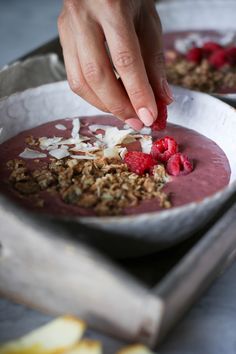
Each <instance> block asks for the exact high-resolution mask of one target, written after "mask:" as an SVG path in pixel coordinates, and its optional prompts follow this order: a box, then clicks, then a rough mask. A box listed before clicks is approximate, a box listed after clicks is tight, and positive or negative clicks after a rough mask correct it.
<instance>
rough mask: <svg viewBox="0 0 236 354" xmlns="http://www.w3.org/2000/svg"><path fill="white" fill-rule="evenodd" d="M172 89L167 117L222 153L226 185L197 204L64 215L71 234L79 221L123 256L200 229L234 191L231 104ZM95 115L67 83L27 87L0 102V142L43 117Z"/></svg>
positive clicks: (90, 236) (235, 121) (91, 236)
mask: <svg viewBox="0 0 236 354" xmlns="http://www.w3.org/2000/svg"><path fill="white" fill-rule="evenodd" d="M173 92H174V96H175V102H174V103H173V104H172V105H171V106H170V108H169V121H170V122H172V123H176V124H179V125H182V126H185V127H187V128H191V129H194V130H196V131H198V132H199V133H201V134H204V135H206V136H207V137H209V138H210V139H212V140H214V141H215V142H216V143H217V144H218V145H219V146H220V147H221V148H222V149H223V150H224V151H225V153H226V155H227V157H228V159H229V162H230V166H231V170H232V174H231V180H230V184H229V185H228V186H227V187H226V188H224V190H221V191H219V192H218V193H216V194H214V195H212V196H210V197H207V198H205V199H204V200H202V201H201V202H198V203H191V204H188V205H185V206H182V207H177V208H173V209H172V210H164V211H161V212H153V213H144V214H140V215H135V216H116V217H77V218H68V217H67V218H66V219H64V220H63V223H65V224H66V225H67V227H68V228H70V227H72V226H71V225H73V230H74V231H73V232H74V235H75V236H78V237H80V233H81V232H80V231H81V226H80V227H79V226H78V223H79V225H82V224H83V225H86V226H89V227H92V228H93V231H92V232H88V233H87V236H86V238H87V240H88V241H89V242H92V243H93V244H95V245H96V246H98V247H100V248H102V249H104V250H105V251H108V252H109V253H112V254H115V255H122V256H125V257H126V256H133V255H141V254H146V253H148V252H154V251H157V250H160V249H162V248H164V247H169V246H171V245H173V244H176V243H178V242H180V241H182V240H184V239H185V238H187V237H189V235H191V234H192V233H193V232H195V231H197V230H198V229H199V228H201V227H202V226H203V225H204V224H205V223H206V222H208V221H209V220H210V219H211V218H212V217H213V216H214V215H215V213H216V212H217V211H218V209H219V207H220V206H221V205H222V204H223V203H224V201H225V200H226V199H227V198H228V197H229V196H230V195H231V194H232V193H233V192H234V191H235V190H236V157H235V156H236V143H235V132H236V112H235V110H234V108H232V107H230V106H228V105H227V104H225V103H224V102H221V101H220V100H218V99H216V98H214V97H211V96H209V95H206V94H203V93H198V92H192V91H189V90H186V89H182V88H177V87H173ZM99 113H101V112H100V111H99V110H97V109H96V108H94V107H92V106H90V105H89V104H88V103H86V102H85V101H84V100H82V99H81V98H80V97H78V96H76V95H75V94H74V93H72V92H71V90H70V89H69V87H68V84H67V82H60V83H54V84H48V85H44V86H40V87H38V88H35V89H29V90H27V91H24V92H22V93H19V94H14V95H12V96H9V97H8V98H6V99H3V100H1V101H0V127H1V128H2V133H1V135H0V142H3V141H5V140H6V139H8V138H10V137H12V136H14V135H16V134H17V133H19V132H21V131H23V130H26V129H29V128H32V127H34V126H37V125H40V124H43V123H45V122H48V121H53V120H56V119H59V118H65V117H74V116H80V115H81V116H85V115H94V114H99ZM0 197H1V196H0ZM60 222H62V220H60ZM55 223H57V221H56V220H55Z"/></svg>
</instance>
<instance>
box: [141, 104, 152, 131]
mask: <svg viewBox="0 0 236 354" xmlns="http://www.w3.org/2000/svg"><path fill="white" fill-rule="evenodd" d="M138 116H139V119H140V120H141V121H142V122H143V123H144V125H146V126H147V127H150V125H152V123H153V122H154V118H153V116H152V114H151V112H150V111H149V110H148V109H147V108H146V107H143V108H140V109H139V110H138Z"/></svg>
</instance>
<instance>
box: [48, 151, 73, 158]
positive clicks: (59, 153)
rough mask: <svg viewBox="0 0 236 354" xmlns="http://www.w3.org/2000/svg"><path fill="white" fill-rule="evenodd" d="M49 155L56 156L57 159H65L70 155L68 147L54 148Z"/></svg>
mask: <svg viewBox="0 0 236 354" xmlns="http://www.w3.org/2000/svg"><path fill="white" fill-rule="evenodd" d="M49 155H51V156H53V157H55V158H56V159H57V160H60V159H63V158H64V157H67V156H69V155H70V153H69V151H68V150H67V149H62V148H60V149H54V150H51V151H49Z"/></svg>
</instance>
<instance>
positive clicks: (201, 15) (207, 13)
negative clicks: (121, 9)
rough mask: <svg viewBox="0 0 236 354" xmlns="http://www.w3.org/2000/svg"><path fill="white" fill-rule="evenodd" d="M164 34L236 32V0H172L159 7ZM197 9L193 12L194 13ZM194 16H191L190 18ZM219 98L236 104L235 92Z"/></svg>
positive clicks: (217, 95) (162, 3) (218, 95)
mask: <svg viewBox="0 0 236 354" xmlns="http://www.w3.org/2000/svg"><path fill="white" fill-rule="evenodd" d="M156 7H157V9H158V12H159V15H160V18H161V21H162V25H163V32H164V34H168V33H170V32H172V33H173V32H174V33H176V34H177V33H180V36H181V32H186V31H187V32H193V33H195V32H196V33H198V32H202V31H203V32H205V31H207V32H209V33H211V34H212V35H213V34H214V32H218V33H221V34H226V33H228V34H229V33H236V21H235V13H236V1H234V0H226V1H221V0H218V1H217V0H207V1H206V0H197V1H195V0H188V1H186V0H184V1H179V0H172V1H163V2H161V3H160V4H157V6H156ZM193 9H194V11H193ZM190 14H191V15H190ZM215 96H216V97H219V98H220V99H223V100H225V101H226V102H229V103H230V104H235V105H236V93H226V94H215Z"/></svg>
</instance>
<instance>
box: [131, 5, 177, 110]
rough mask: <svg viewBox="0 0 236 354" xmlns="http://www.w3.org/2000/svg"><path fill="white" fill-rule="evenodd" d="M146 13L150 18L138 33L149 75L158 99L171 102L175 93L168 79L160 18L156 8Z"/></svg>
mask: <svg viewBox="0 0 236 354" xmlns="http://www.w3.org/2000/svg"><path fill="white" fill-rule="evenodd" d="M145 15H146V16H147V15H148V16H149V19H148V21H147V20H146V21H142V28H140V29H138V34H139V39H140V46H141V51H142V56H143V59H144V62H145V67H146V71H147V75H148V78H149V81H150V83H151V86H152V89H153V92H154V95H155V97H156V99H158V98H161V99H162V100H164V101H165V103H166V104H170V103H171V102H172V101H173V95H172V92H171V89H170V87H169V85H168V82H167V80H166V72H165V59H164V53H163V45H162V30H161V24H160V20H159V17H158V14H157V13H156V11H155V10H154V11H152V12H151V11H150V9H149V11H148V14H145V13H143V16H145Z"/></svg>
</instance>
